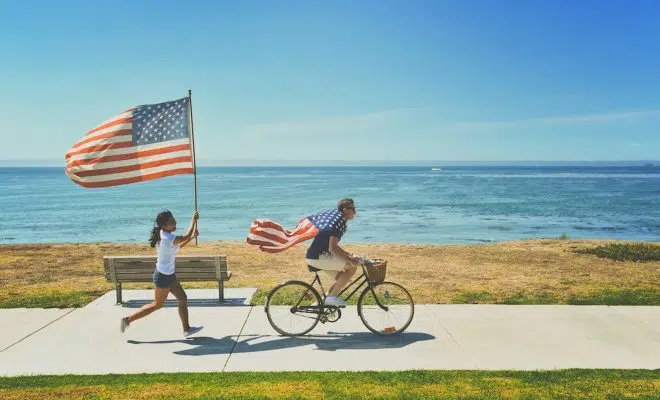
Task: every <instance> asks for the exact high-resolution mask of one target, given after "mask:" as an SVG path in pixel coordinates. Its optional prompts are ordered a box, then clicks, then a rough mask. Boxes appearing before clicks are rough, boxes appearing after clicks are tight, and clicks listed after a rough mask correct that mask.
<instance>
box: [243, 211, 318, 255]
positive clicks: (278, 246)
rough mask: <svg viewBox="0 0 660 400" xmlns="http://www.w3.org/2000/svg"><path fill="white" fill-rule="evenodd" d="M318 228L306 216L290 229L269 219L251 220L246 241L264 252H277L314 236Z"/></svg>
mask: <svg viewBox="0 0 660 400" xmlns="http://www.w3.org/2000/svg"><path fill="white" fill-rule="evenodd" d="M318 233H319V229H318V228H317V227H316V226H314V223H312V221H310V220H309V219H308V218H303V219H302V220H301V221H300V222H298V225H296V228H295V229H294V230H292V231H290V230H288V229H285V228H284V227H282V225H280V224H278V223H277V222H274V221H271V220H269V219H257V220H254V222H252V226H251V227H250V234H249V235H248V237H247V242H248V243H250V244H253V245H255V246H259V249H261V251H265V252H266V253H279V252H281V251H284V250H286V249H288V248H290V247H291V246H293V245H296V244H298V243H300V242H304V241H305V240H309V239H312V238H314V237H316V235H317V234H318Z"/></svg>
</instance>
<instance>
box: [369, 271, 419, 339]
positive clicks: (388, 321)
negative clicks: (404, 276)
mask: <svg viewBox="0 0 660 400" xmlns="http://www.w3.org/2000/svg"><path fill="white" fill-rule="evenodd" d="M357 309H358V315H359V316H360V319H361V320H362V323H364V326H366V327H367V328H368V329H369V330H370V331H372V332H373V333H375V334H377V335H384V336H389V335H398V334H400V333H401V332H403V331H404V330H406V328H407V327H408V325H410V323H411V322H412V319H413V316H414V315H415V303H414V302H413V299H412V297H411V296H410V293H408V291H407V290H406V289H405V288H404V287H403V286H401V285H399V284H398V283H394V282H380V283H377V284H375V285H374V286H373V289H372V288H371V287H367V288H365V289H364V290H363V291H362V293H361V294H360V297H359V298H358V305H357Z"/></svg>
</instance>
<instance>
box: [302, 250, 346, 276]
mask: <svg viewBox="0 0 660 400" xmlns="http://www.w3.org/2000/svg"><path fill="white" fill-rule="evenodd" d="M307 265H311V266H312V267H314V268H318V269H320V270H323V271H324V272H327V273H330V274H336V273H337V272H341V271H343V270H344V268H346V261H344V260H341V259H339V258H335V257H333V256H332V254H330V253H322V254H321V255H320V256H319V259H318V260H312V259H309V258H308V259H307Z"/></svg>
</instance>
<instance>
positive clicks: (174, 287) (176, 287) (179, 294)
mask: <svg viewBox="0 0 660 400" xmlns="http://www.w3.org/2000/svg"><path fill="white" fill-rule="evenodd" d="M170 293H172V294H173V295H174V297H176V299H177V301H178V302H179V318H181V325H182V326H183V331H184V332H186V331H188V330H190V323H189V322H188V296H187V295H186V292H185V291H184V290H183V287H182V286H181V283H179V281H178V280H175V281H174V282H172V284H171V285H170Z"/></svg>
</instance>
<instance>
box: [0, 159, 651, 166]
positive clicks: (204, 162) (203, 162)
mask: <svg viewBox="0 0 660 400" xmlns="http://www.w3.org/2000/svg"><path fill="white" fill-rule="evenodd" d="M648 164H651V165H653V166H660V160H485V161H477V160H260V159H234V160H213V159H199V160H198V161H197V166H198V167H342V166H347V167H355V166H363V167H388V166H392V167H442V166H499V167H502V166H600V167H602V166H648ZM64 166H65V164H64V161H57V160H47V159H46V160H38V159H35V160H30V159H26V160H23V159H16V160H1V159H0V168H30V167H41V168H49V167H51V168H64Z"/></svg>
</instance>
